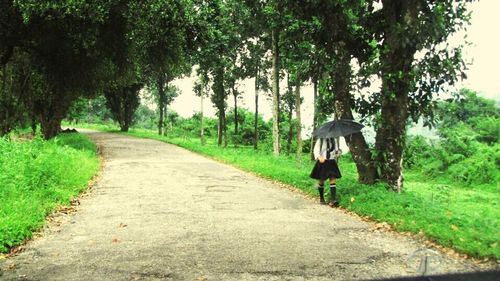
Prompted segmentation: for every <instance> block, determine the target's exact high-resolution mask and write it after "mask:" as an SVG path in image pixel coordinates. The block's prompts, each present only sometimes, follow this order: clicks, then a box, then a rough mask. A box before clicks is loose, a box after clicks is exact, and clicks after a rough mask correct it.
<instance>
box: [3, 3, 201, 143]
mask: <svg viewBox="0 0 500 281" xmlns="http://www.w3.org/2000/svg"><path fill="white" fill-rule="evenodd" d="M194 14H195V12H194V5H193V3H192V1H163V0H162V1H147V2H138V1H54V0H44V1H16V0H1V1H0V24H1V29H0V75H1V76H0V78H1V79H0V81H2V82H1V87H0V90H1V92H0V108H1V109H2V110H1V111H0V114H1V115H2V116H1V117H2V118H1V121H0V122H1V124H0V135H4V134H6V133H8V132H9V131H10V130H11V129H12V128H13V127H15V126H17V125H19V124H26V122H31V123H32V124H34V125H35V124H37V123H39V124H40V125H41V130H42V132H43V135H44V137H45V138H46V139H48V138H51V137H53V136H55V135H56V134H57V133H58V132H59V131H60V127H61V126H60V124H61V120H62V119H63V118H64V117H65V116H66V115H67V113H68V110H69V108H70V106H71V104H72V103H74V102H75V101H77V100H78V99H79V98H80V97H96V96H99V95H102V96H105V97H106V100H107V102H106V104H107V105H108V106H109V108H110V109H111V112H112V114H113V116H114V117H115V118H116V119H117V120H118V121H119V123H120V125H121V127H122V130H127V128H128V126H129V125H130V122H131V116H132V114H133V112H134V111H135V110H136V109H137V107H138V105H139V92H140V90H141V89H142V88H144V87H145V86H148V87H150V88H155V89H156V88H158V90H157V92H158V93H159V99H158V103H159V106H160V107H162V106H164V104H165V103H166V102H167V101H166V100H165V98H164V96H165V92H166V91H165V89H167V83H168V82H169V81H170V80H171V79H173V77H175V76H176V75H179V74H181V73H183V72H185V71H188V70H189V69H190V65H191V62H190V58H191V57H190V56H189V53H190V52H191V51H194V50H195V49H196V46H197V43H196V42H195V41H196V40H195V39H196V37H197V34H196V32H197V30H198V29H197V28H196V24H195V18H194Z"/></svg>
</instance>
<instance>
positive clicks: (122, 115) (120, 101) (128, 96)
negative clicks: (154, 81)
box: [104, 83, 144, 132]
mask: <svg viewBox="0 0 500 281" xmlns="http://www.w3.org/2000/svg"><path fill="white" fill-rule="evenodd" d="M143 86H144V85H143V84H141V83H134V84H131V85H129V86H125V87H117V88H116V89H115V90H108V91H106V92H104V95H105V96H106V104H107V106H108V108H109V109H110V111H111V114H112V115H113V119H115V121H116V122H118V124H119V125H120V130H121V131H122V132H128V129H129V128H130V126H131V125H132V124H133V121H134V120H133V117H134V114H135V111H136V110H137V108H138V107H139V91H140V90H141V89H142V87H143Z"/></svg>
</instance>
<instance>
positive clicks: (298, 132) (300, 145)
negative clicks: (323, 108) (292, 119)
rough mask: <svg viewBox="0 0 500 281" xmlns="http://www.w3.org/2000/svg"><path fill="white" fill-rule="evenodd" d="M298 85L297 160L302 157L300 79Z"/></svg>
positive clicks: (296, 88)
mask: <svg viewBox="0 0 500 281" xmlns="http://www.w3.org/2000/svg"><path fill="white" fill-rule="evenodd" d="M297 80H298V81H297V85H296V86H295V114H296V115H295V116H296V118H297V130H296V134H297V158H298V159H300V158H301V157H302V120H301V116H300V104H301V103H302V100H301V98H300V79H297Z"/></svg>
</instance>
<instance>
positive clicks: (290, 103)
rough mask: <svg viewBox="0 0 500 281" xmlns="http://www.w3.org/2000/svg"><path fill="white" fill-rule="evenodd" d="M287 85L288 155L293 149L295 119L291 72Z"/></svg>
mask: <svg viewBox="0 0 500 281" xmlns="http://www.w3.org/2000/svg"><path fill="white" fill-rule="evenodd" d="M286 85H287V88H288V91H287V93H286V96H285V97H287V98H286V99H285V101H286V104H287V106H288V138H287V142H286V155H290V151H291V150H292V138H293V125H292V120H293V99H291V98H288V97H290V95H291V94H292V91H293V88H292V84H291V83H290V74H288V75H287V78H286Z"/></svg>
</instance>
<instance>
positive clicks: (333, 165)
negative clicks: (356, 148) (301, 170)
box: [310, 159, 342, 180]
mask: <svg viewBox="0 0 500 281" xmlns="http://www.w3.org/2000/svg"><path fill="white" fill-rule="evenodd" d="M310 177H311V178H313V179H317V180H326V179H330V178H336V179H340V178H341V177H342V175H341V174H340V170H339V166H338V165H337V161H335V160H334V159H331V160H326V161H325V162H323V164H321V163H319V161H316V164H314V168H313V169H312V171H311V175H310Z"/></svg>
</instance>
